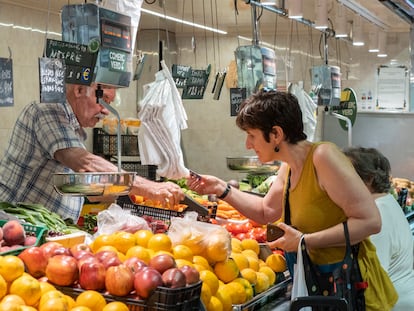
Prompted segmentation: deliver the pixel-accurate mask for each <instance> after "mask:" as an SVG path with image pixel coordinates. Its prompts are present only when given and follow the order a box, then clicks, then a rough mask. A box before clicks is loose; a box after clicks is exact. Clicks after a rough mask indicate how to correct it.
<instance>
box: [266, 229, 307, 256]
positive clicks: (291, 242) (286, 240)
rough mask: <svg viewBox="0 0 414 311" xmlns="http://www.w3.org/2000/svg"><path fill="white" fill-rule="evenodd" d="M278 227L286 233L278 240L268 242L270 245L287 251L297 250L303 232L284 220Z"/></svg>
mask: <svg viewBox="0 0 414 311" xmlns="http://www.w3.org/2000/svg"><path fill="white" fill-rule="evenodd" d="M278 227H279V228H280V229H282V230H283V231H284V232H285V234H284V235H283V236H282V237H281V238H279V239H277V240H274V241H272V242H267V244H268V245H269V247H270V248H272V249H273V248H280V249H283V250H284V251H286V252H296V251H297V250H298V246H299V242H300V238H301V236H302V234H303V233H302V232H300V231H298V230H296V229H295V228H293V227H291V226H289V225H287V224H285V223H283V222H281V223H278Z"/></svg>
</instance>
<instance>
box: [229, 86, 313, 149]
mask: <svg viewBox="0 0 414 311" xmlns="http://www.w3.org/2000/svg"><path fill="white" fill-rule="evenodd" d="M236 124H237V126H238V127H239V128H241V129H242V130H248V129H259V130H261V131H262V132H263V136H264V138H265V140H266V141H267V142H269V141H270V136H269V135H270V133H271V132H272V128H273V126H275V125H277V126H280V127H281V128H282V129H283V131H284V133H285V135H286V141H287V142H289V143H292V144H296V143H297V142H299V141H301V140H305V139H306V134H305V133H304V132H303V121H302V111H301V109H300V106H299V103H298V100H297V98H296V97H295V96H294V95H292V94H290V93H285V92H278V91H273V90H272V91H266V90H264V89H262V90H260V91H258V92H257V93H254V94H252V95H251V96H250V97H249V98H247V99H246V100H245V101H244V102H243V103H242V104H241V106H240V111H239V113H238V114H237V118H236Z"/></svg>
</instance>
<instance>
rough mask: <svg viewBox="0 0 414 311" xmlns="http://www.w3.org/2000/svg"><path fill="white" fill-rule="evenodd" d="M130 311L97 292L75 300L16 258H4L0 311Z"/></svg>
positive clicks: (0, 261)
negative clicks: (36, 275)
mask: <svg viewBox="0 0 414 311" xmlns="http://www.w3.org/2000/svg"><path fill="white" fill-rule="evenodd" d="M37 310H38V311H128V310H129V309H128V306H127V305H125V304H124V303H122V302H119V301H116V302H109V303H107V302H106V300H105V298H104V297H103V296H102V294H100V293H99V292H96V291H84V292H82V293H81V294H80V295H79V296H78V297H76V298H72V297H70V296H68V295H66V294H64V293H62V292H61V291H59V290H57V289H56V288H55V287H54V286H53V285H52V284H50V283H48V282H47V280H46V279H44V278H41V279H36V278H34V277H33V276H31V275H30V274H28V273H26V272H25V270H24V263H23V261H22V260H21V259H20V258H19V257H17V256H14V255H6V256H0V311H37Z"/></svg>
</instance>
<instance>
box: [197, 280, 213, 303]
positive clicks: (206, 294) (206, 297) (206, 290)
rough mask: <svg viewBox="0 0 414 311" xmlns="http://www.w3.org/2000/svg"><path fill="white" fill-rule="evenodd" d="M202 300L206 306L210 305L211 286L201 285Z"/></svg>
mask: <svg viewBox="0 0 414 311" xmlns="http://www.w3.org/2000/svg"><path fill="white" fill-rule="evenodd" d="M200 299H201V301H202V302H203V304H204V306H206V305H208V303H209V301H210V299H211V289H210V286H208V284H207V283H204V282H203V283H202V284H201V294H200Z"/></svg>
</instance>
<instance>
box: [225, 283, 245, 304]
mask: <svg viewBox="0 0 414 311" xmlns="http://www.w3.org/2000/svg"><path fill="white" fill-rule="evenodd" d="M224 287H225V290H226V291H227V292H228V293H229V294H230V296H231V302H232V304H234V305H238V304H243V303H245V302H246V301H247V300H246V298H247V295H246V290H245V289H244V286H243V285H242V284H240V283H238V282H234V281H233V282H230V283H227V284H226V285H224Z"/></svg>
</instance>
